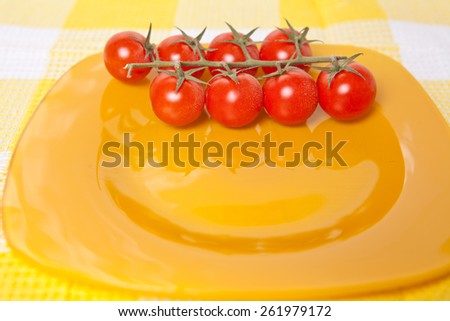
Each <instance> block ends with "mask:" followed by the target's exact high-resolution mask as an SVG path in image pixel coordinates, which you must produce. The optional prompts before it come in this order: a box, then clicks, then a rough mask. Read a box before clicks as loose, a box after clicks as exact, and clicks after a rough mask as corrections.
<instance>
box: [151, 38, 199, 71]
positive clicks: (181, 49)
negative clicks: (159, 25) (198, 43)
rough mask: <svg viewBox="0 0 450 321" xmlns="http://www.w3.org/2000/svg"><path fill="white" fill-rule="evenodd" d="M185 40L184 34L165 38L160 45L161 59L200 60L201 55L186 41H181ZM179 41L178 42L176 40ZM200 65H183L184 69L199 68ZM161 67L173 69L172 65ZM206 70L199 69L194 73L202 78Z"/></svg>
mask: <svg viewBox="0 0 450 321" xmlns="http://www.w3.org/2000/svg"><path fill="white" fill-rule="evenodd" d="M180 40H184V37H183V35H176V36H170V37H168V38H166V39H164V40H163V41H162V42H161V43H160V44H159V46H158V54H159V59H160V60H161V61H197V60H200V56H199V54H198V53H197V52H194V51H193V50H192V48H191V47H189V45H188V44H187V43H185V42H179V41H180ZM175 41H177V42H175ZM198 67H199V66H183V67H182V69H183V70H184V71H187V70H190V69H194V68H198ZM160 69H172V70H173V68H170V67H166V68H160ZM203 71H204V70H199V71H197V72H195V73H194V74H193V76H195V77H197V78H200V77H201V76H202V74H203Z"/></svg>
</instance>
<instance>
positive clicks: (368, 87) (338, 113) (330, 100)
mask: <svg viewBox="0 0 450 321" xmlns="http://www.w3.org/2000/svg"><path fill="white" fill-rule="evenodd" d="M347 66H348V67H350V68H353V69H354V70H356V71H358V72H359V73H360V74H361V75H362V76H363V77H360V76H359V75H356V74H355V73H353V72H350V71H346V70H341V71H340V72H339V73H337V74H336V75H335V76H334V78H333V80H332V81H331V84H330V87H328V78H329V77H330V73H329V72H327V71H322V72H320V74H319V77H318V78H317V86H318V90H319V104H320V106H321V107H322V108H323V110H324V111H325V112H326V113H328V114H329V115H330V116H331V117H333V118H336V119H338V120H352V119H356V118H359V117H361V116H363V115H364V114H366V113H367V112H368V111H369V110H370V109H371V107H372V105H373V102H374V100H375V96H376V93H377V85H376V82H375V78H374V77H373V75H372V73H371V72H370V71H369V69H367V68H366V67H364V66H363V65H361V64H359V63H357V62H354V61H352V62H350V63H349V64H348V65H347Z"/></svg>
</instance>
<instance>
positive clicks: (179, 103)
mask: <svg viewBox="0 0 450 321" xmlns="http://www.w3.org/2000/svg"><path fill="white" fill-rule="evenodd" d="M176 84H177V78H176V77H174V76H170V75H167V74H165V73H160V74H159V75H158V76H156V78H155V79H154V80H153V82H152V84H151V86H150V100H151V102H152V108H153V111H154V112H155V114H156V116H157V117H158V118H159V119H161V120H162V121H163V122H165V123H167V124H169V125H172V126H186V125H188V124H190V123H192V122H193V121H195V120H196V119H197V118H198V117H199V116H200V115H201V113H202V111H203V107H204V106H205V94H204V92H203V88H202V86H201V85H200V84H198V83H196V82H194V81H192V80H185V81H184V82H183V84H182V85H181V87H180V88H179V90H178V91H176Z"/></svg>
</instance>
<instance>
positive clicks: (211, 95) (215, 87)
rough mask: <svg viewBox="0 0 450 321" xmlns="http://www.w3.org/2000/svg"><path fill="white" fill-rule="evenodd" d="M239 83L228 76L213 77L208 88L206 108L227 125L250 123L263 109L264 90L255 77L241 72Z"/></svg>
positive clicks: (235, 125)
mask: <svg viewBox="0 0 450 321" xmlns="http://www.w3.org/2000/svg"><path fill="white" fill-rule="evenodd" d="M237 80H238V83H235V82H234V81H233V80H232V79H230V78H229V77H226V76H218V77H216V78H214V79H212V80H211V81H210V83H209V86H208V87H207V89H206V109H207V110H208V112H209V114H210V115H211V117H212V118H214V119H215V120H216V121H218V122H219V123H220V124H222V125H224V126H226V127H242V126H245V125H248V124H250V123H251V122H252V121H254V120H255V118H256V117H257V116H258V114H259V113H260V111H261V109H262V102H263V92H262V88H261V85H260V84H259V82H258V80H256V78H255V77H253V76H251V75H249V74H246V73H240V74H238V75H237Z"/></svg>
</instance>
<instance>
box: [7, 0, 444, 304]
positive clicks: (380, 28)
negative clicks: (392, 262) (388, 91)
mask: <svg viewBox="0 0 450 321" xmlns="http://www.w3.org/2000/svg"><path fill="white" fill-rule="evenodd" d="M283 17H285V18H287V19H288V20H289V21H290V22H292V23H293V24H294V25H296V26H299V27H303V26H309V27H311V32H310V36H309V37H310V38H311V39H322V40H324V41H325V42H326V43H341V44H353V45H357V46H363V47H368V48H372V49H375V50H378V51H380V52H383V53H385V54H387V55H389V56H391V57H392V58H394V59H396V60H398V61H400V62H401V63H402V64H403V65H404V66H405V67H406V68H407V69H408V70H409V71H410V72H411V73H412V74H413V75H414V76H415V77H416V78H417V79H418V80H419V81H420V82H421V83H422V85H423V86H424V88H425V89H426V91H427V92H428V93H429V95H430V96H431V98H432V99H433V100H434V102H435V103H436V105H437V106H438V107H439V109H440V111H441V112H442V114H443V115H444V117H445V118H446V119H447V121H448V122H450V99H449V93H450V59H449V58H448V56H449V55H450V1H448V0H427V1H421V0H413V1H407V0H403V1H400V0H396V1H391V0H378V1H376V0H337V1H332V0H302V1H296V0H265V1H259V0H233V1H209V0H165V1H159V0H142V1H141V0H129V1H121V0H96V1H92V0H65V1H58V0H0V62H1V63H0V101H1V105H0V193H1V191H2V190H3V185H4V180H5V176H6V172H7V166H8V163H9V161H10V158H11V154H12V151H13V150H14V145H15V142H16V141H17V138H18V136H19V135H20V133H21V131H22V129H23V127H24V125H25V124H26V122H27V121H28V119H29V117H30V115H31V113H32V112H33V111H34V110H35V108H36V107H37V105H38V103H39V101H40V100H41V99H42V98H43V96H44V95H45V94H46V92H47V91H48V90H49V89H50V87H51V86H52V84H53V83H54V82H55V81H56V79H57V78H58V77H60V76H61V75H62V74H63V73H64V72H65V71H66V70H68V69H69V68H70V67H71V66H72V65H73V64H75V63H76V62H78V61H79V60H81V59H83V58H84V57H86V56H88V55H90V54H92V53H96V52H99V51H101V50H102V49H103V46H104V44H105V42H106V40H107V39H108V37H109V36H111V35H112V34H113V33H115V32H118V31H122V30H128V29H131V30H137V31H141V32H142V33H145V28H146V27H147V25H148V23H149V21H152V22H153V27H154V34H153V40H154V41H155V42H156V43H158V42H159V41H161V40H162V39H163V38H165V37H166V36H168V35H170V34H173V33H176V30H175V29H174V28H173V27H174V26H179V27H182V28H184V29H185V30H186V31H188V33H190V34H195V33H197V32H199V31H200V30H201V29H202V28H203V27H204V26H208V31H207V34H206V38H205V41H206V42H207V41H208V40H210V39H211V38H212V37H214V35H216V34H217V33H218V32H221V31H224V30H225V29H226V26H225V24H224V23H223V22H224V21H227V22H229V23H231V24H232V25H234V26H235V27H237V28H239V29H240V30H243V31H246V30H250V29H251V28H253V27H255V26H259V27H260V29H259V31H258V32H257V33H256V35H255V36H254V37H253V38H256V39H255V40H262V39H263V38H264V35H265V34H267V33H268V32H269V31H270V30H272V29H273V27H274V26H284V25H285V23H284V21H283V19H282V18H283ZM0 221H1V220H0ZM133 299H136V296H135V295H134V294H133V293H129V292H124V291H121V290H111V289H105V288H101V287H98V286H91V285H87V284H78V283H74V282H73V281H71V280H68V279H65V278H62V277H59V276H57V275H54V274H50V273H48V272H46V271H43V270H41V269H39V268H36V267H34V266H33V265H31V264H30V262H28V261H26V259H24V258H22V257H20V256H18V254H16V253H15V252H13V251H11V250H10V249H9V248H8V245H7V244H6V241H5V239H4V236H3V233H2V230H1V226H0V300H133ZM358 299H384V300H391V299H393V300H450V277H447V278H444V279H441V280H439V281H435V282H431V283H429V284H425V285H422V286H420V287H415V288H412V289H405V290H397V291H394V292H390V293H383V294H377V295H372V296H367V297H361V298H358Z"/></svg>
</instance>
